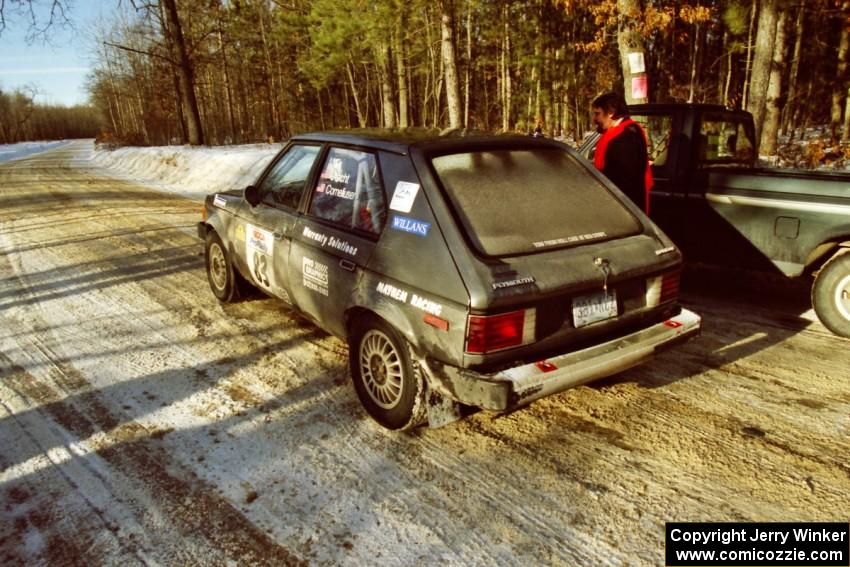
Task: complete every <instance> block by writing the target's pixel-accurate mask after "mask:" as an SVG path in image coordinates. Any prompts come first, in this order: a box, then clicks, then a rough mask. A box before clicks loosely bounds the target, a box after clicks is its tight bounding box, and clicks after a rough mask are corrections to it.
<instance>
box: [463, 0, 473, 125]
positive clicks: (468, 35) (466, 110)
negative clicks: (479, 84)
mask: <svg viewBox="0 0 850 567" xmlns="http://www.w3.org/2000/svg"><path fill="white" fill-rule="evenodd" d="M471 83H472V4H471V3H469V4H467V6H466V78H465V80H464V82H463V127H464V128H469V89H470V88H471V86H472V85H471Z"/></svg>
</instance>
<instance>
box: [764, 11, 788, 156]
mask: <svg viewBox="0 0 850 567" xmlns="http://www.w3.org/2000/svg"><path fill="white" fill-rule="evenodd" d="M785 18H786V12H785V10H782V11H781V12H780V13H779V16H778V17H777V19H776V40H775V41H774V46H773V61H772V63H771V67H770V82H769V83H768V86H767V96H766V100H765V103H766V109H765V115H764V125H763V126H762V131H761V142H760V144H759V146H760V147H761V151H760V153H762V154H763V155H767V156H773V155H776V136H777V135H778V134H779V122H780V118H781V116H782V109H781V108H779V103H780V97H781V96H782V72H783V70H784V68H785Z"/></svg>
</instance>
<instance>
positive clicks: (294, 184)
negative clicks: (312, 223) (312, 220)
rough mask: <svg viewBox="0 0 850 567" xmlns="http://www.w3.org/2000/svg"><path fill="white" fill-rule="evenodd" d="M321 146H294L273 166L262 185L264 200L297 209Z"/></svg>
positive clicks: (271, 203) (261, 192)
mask: <svg viewBox="0 0 850 567" xmlns="http://www.w3.org/2000/svg"><path fill="white" fill-rule="evenodd" d="M320 149H321V148H320V147H319V146H292V147H291V148H289V150H288V151H287V152H286V153H285V154H284V155H283V157H282V158H280V160H278V162H277V163H276V164H275V165H274V167H272V169H271V171H269V174H268V175H267V176H266V177H265V179H263V182H262V184H261V185H260V187H259V189H260V194H261V195H262V196H263V202H264V203H266V204H268V205H273V206H284V207H288V208H290V209H297V208H298V203H299V201H301V194H302V193H303V192H304V185H305V184H306V183H307V177H308V176H309V175H310V170H311V169H312V168H313V162H315V161H316V156H318V155H319V150H320Z"/></svg>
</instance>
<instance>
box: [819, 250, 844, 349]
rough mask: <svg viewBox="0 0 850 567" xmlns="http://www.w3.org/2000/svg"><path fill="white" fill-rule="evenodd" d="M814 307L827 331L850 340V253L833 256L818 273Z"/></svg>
mask: <svg viewBox="0 0 850 567" xmlns="http://www.w3.org/2000/svg"><path fill="white" fill-rule="evenodd" d="M812 305H814V308H815V312H816V313H817V314H818V318H820V320H821V322H822V323H823V324H824V326H825V327H826V328H827V329H829V330H830V331H832V332H833V333H835V334H836V335H840V336H842V337H847V338H850V252H845V253H843V254H839V255H837V256H833V257H832V259H830V260H829V261H828V262H827V263H826V264H824V266H823V268H821V270H820V272H818V275H817V277H816V278H815V284H814V286H813V287H812Z"/></svg>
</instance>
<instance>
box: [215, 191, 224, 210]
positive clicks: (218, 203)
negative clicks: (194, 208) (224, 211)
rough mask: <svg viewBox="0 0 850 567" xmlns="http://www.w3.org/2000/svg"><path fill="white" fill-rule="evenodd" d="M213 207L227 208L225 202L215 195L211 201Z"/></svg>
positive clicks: (222, 198)
mask: <svg viewBox="0 0 850 567" xmlns="http://www.w3.org/2000/svg"><path fill="white" fill-rule="evenodd" d="M213 205H215V206H216V207H222V208H224V207H226V206H227V201H226V200H225V199H224V197H222V196H221V195H218V194H216V196H215V198H214V199H213Z"/></svg>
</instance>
